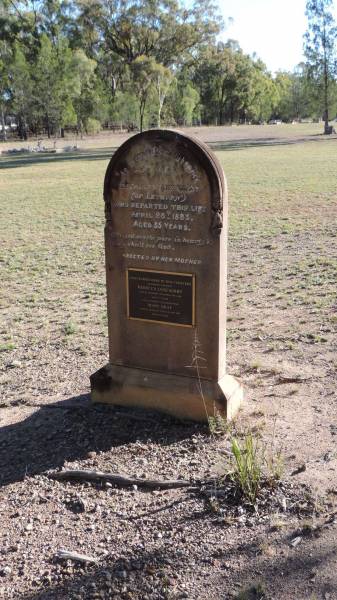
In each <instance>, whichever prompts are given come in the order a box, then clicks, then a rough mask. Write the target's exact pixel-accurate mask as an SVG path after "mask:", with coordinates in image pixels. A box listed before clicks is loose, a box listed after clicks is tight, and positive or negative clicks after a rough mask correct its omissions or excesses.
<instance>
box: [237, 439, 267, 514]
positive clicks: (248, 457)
mask: <svg viewBox="0 0 337 600" xmlns="http://www.w3.org/2000/svg"><path fill="white" fill-rule="evenodd" d="M231 450H232V453H233V458H232V461H231V463H232V464H231V466H232V469H233V470H232V472H231V478H232V480H233V481H234V482H235V484H236V485H237V486H238V488H239V489H240V491H241V493H242V495H243V496H244V497H245V498H247V500H249V502H251V503H252V504H254V503H255V501H256V498H257V496H258V493H259V490H260V487H261V481H262V466H263V452H262V448H261V445H260V442H259V440H258V439H257V438H255V439H254V437H253V435H252V433H248V434H247V435H245V436H244V438H243V441H242V443H241V444H240V443H239V441H238V440H237V439H236V438H234V437H233V438H232V442H231Z"/></svg>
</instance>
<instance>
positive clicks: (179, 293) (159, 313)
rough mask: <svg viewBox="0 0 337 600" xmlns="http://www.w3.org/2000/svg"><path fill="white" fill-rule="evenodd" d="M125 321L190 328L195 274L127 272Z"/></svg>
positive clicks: (148, 271)
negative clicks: (126, 319) (126, 317)
mask: <svg viewBox="0 0 337 600" xmlns="http://www.w3.org/2000/svg"><path fill="white" fill-rule="evenodd" d="M126 287H127V290H126V291H127V316H128V319H134V320H137V321H148V322H152V323H163V324H166V325H177V326H180V327H194V324H195V275H193V274H191V273H173V272H170V271H152V270H150V269H143V270H139V269H127V271H126Z"/></svg>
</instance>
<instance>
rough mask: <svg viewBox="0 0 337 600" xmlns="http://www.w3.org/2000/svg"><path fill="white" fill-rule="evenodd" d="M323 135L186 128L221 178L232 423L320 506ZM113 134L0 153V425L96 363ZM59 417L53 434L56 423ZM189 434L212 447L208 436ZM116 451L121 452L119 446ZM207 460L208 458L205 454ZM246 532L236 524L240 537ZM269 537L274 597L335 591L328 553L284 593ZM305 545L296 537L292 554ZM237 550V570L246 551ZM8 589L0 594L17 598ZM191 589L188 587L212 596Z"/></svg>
mask: <svg viewBox="0 0 337 600" xmlns="http://www.w3.org/2000/svg"><path fill="white" fill-rule="evenodd" d="M320 131H321V125H317V126H316V125H298V126H290V125H288V126H277V127H270V126H269V127H267V126H266V127H260V128H259V127H233V128H226V127H221V128H201V129H200V130H195V129H193V130H192V131H191V133H193V134H194V135H196V136H199V137H200V138H201V139H204V140H205V141H206V142H207V143H209V144H210V146H211V147H212V148H213V149H214V150H215V152H216V153H217V155H218V157H219V159H220V161H221V163H222V165H223V167H224V170H225V173H226V176H227V180H228V185H229V200H230V211H229V262H228V281H229V289H228V342H229V343H228V370H229V372H230V373H232V374H234V375H236V376H237V377H239V378H240V380H241V381H242V382H243V383H244V384H245V386H246V390H247V393H246V402H245V405H244V407H243V411H242V415H241V417H240V420H242V426H243V427H246V426H247V427H249V429H250V430H252V431H255V432H257V433H258V434H259V435H262V436H263V439H264V440H265V441H266V443H269V442H272V443H273V444H276V445H277V446H278V447H280V448H281V449H282V452H283V454H284V461H285V469H286V472H290V471H291V470H292V469H294V468H296V467H297V466H298V465H299V464H302V463H304V464H305V465H306V471H305V473H303V482H307V483H309V484H310V485H312V486H313V487H314V489H316V490H319V493H320V494H321V493H322V494H327V497H329V498H330V500H329V502H330V503H331V506H333V503H335V502H336V500H335V497H332V496H331V494H332V492H331V494H330V492H329V490H330V491H331V489H335V483H336V482H335V473H336V468H337V451H336V443H335V439H336V438H335V437H333V436H335V435H336V433H337V417H336V415H337V413H336V397H335V391H336V368H337V359H336V325H337V312H336V309H337V306H336V273H337V244H336V241H337V227H336V225H337V137H336V136H331V137H324V136H322V135H320ZM124 139H125V135H123V134H120V135H115V136H111V135H106V134H104V135H102V136H100V137H98V138H95V139H89V140H84V141H82V142H80V152H78V153H71V154H60V155H55V156H45V157H44V156H41V155H36V154H34V155H17V156H14V155H12V156H10V155H9V156H6V155H3V156H2V157H1V158H0V207H1V210H0V244H1V245H0V268H1V299H0V301H1V304H0V311H1V326H0V337H1V340H0V384H1V388H2V394H1V398H0V424H1V425H2V426H3V425H7V424H8V423H14V421H15V420H17V421H18V420H20V419H22V418H24V415H28V414H30V413H29V411H32V410H34V409H35V408H36V407H38V406H41V405H44V404H48V403H50V402H51V401H54V400H62V399H68V398H75V397H78V396H80V395H81V394H84V393H86V392H87V391H88V387H89V375H90V374H91V373H92V372H94V371H95V370H96V369H97V368H99V367H100V366H102V365H104V364H105V363H106V361H107V353H108V340H107V320H106V297H105V275H104V249H103V226H104V206H103V199H102V184H103V178H104V173H105V169H106V167H107V164H108V160H109V158H110V156H111V154H112V152H113V149H114V148H115V147H116V146H118V145H119V144H120V143H121V141H123V140H124ZM65 143H67V142H65ZM11 145H12V146H13V144H7V145H6V146H2V148H5V147H6V148H9V147H10V146H11ZM18 145H19V146H20V144H18ZM58 145H59V146H61V145H62V144H61V142H58ZM15 408H16V409H17V412H16V413H15ZM11 411H12V412H11ZM25 411H26V412H25ZM54 412H55V411H54ZM59 423H60V430H59V433H58V435H59V436H60V439H61V438H63V429H62V428H63V427H66V425H64V423H63V421H62V420H61V421H60V422H59ZM68 426H69V427H70V428H71V427H73V424H71V425H69V423H68ZM66 431H68V430H67V429H66ZM69 431H70V429H69ZM94 433H95V436H96V437H93V439H95V444H96V445H97V447H100V442H99V433H98V435H97V431H96V432H94ZM94 433H93V432H91V434H89V433H88V432H87V431H86V432H85V434H83V435H85V437H86V439H87V437H88V436H90V435H92V436H94ZM29 435H30V434H29ZM69 435H70V434H69ZM28 437H29V436H28ZM76 439H77V438H76ZM90 439H91V438H90ZM34 443H35V442H34ZM36 443H37V442H36ZM53 443H54V442H53ZM62 443H63V442H62ZM200 443H201V442H200ZM202 443H203V444H204V448H205V457H206V458H207V457H208V458H209V455H208V454H207V452H208V451H207V450H206V448H207V445H208V444H209V442H208V441H207V439H206V438H205V439H204V441H203V442H202ZM6 444H7V442H6ZM61 445H62V444H61ZM95 447H96V446H95ZM159 447H161V446H160V442H158V444H155V443H153V444H152V447H151V449H149V453H150V454H149V464H150V470H152V471H153V473H154V474H158V473H157V471H159V470H160V468H161V467H160V464H161V463H160V460H161V459H160V458H158V461H157V462H153V461H152V462H151V455H153V456H154V455H156V452H157V450H158V448H159ZM118 451H119V453H120V454H119V455H118V456H119V458H121V460H122V462H123V460H124V459H123V456H124V454H123V453H125V456H126V457H127V456H129V447H128V444H126V445H125V446H121V448H120V449H119V450H118ZM161 451H162V452H164V454H165V453H166V454H165V457H166V458H165V461H166V462H165V461H164V462H165V474H166V475H167V476H175V475H176V473H175V466H174V461H172V460H171V458H170V446H168V447H167V448H165V450H163V449H162V447H161ZM213 451H214V453H216V452H217V449H216V447H215V446H214V447H213V446H212V452H213ZM67 452H68V453H69V454H71V450H70V449H69V448H67ZM158 452H159V450H158ZM146 453H147V449H146V448H145V445H144V456H147V454H146ZM151 453H152V454H151ZM65 455H67V454H66V453H65ZM12 456H15V453H14V454H13V455H12ZM324 456H329V457H330V458H329V460H328V459H327V460H325V458H324V459H323V458H322V457H324ZM206 458H205V460H206ZM208 458H207V460H208ZM213 458H214V460H213ZM13 460H14V459H13ZM27 460H28V459H27ZM100 460H101V463H100V468H101V470H104V468H106V470H109V468H110V462H111V456H110V455H109V452H106V453H104V452H103V451H102V452H101V458H100ZM104 461H105V462H104ZM211 462H212V464H213V466H214V465H215V466H216V462H217V461H216V456H213V457H212V461H211ZM105 463H106V464H105ZM163 464H164V463H163ZM215 466H214V468H215ZM195 468H196V469H197V468H198V467H195ZM159 472H160V473H161V471H159ZM317 493H318V492H317ZM335 493H336V492H335ZM329 494H330V496H329ZM140 505H141V504H139V506H140ZM262 533H263V532H262ZM242 535H243V536H244V535H245V533H244V532H243V534H242ZM263 535H264V536H265V535H267V534H266V532H265V531H264V533H263ZM275 535H276V537H277V535H279V536H281V533H279V534H275ZM327 535H328V534H327ZM250 536H251V534H250V530H249V531H248V533H247V539H246V538H244V539H242V540H241V542H242V543H244V542H245V541H246V542H248V540H249V539H250ZM268 536H269V534H268ZM268 539H269V537H268ZM275 539H276V538H275ZM277 540H278V541H276V542H275V544H276V545H275V554H273V555H270V556H269V555H268V556H267V558H266V561H267V562H266V563H263V565H262V566H261V565H260V567H259V568H260V569H261V573H263V574H264V576H265V577H266V579H268V578H269V579H268V581H269V583H268V585H269V584H270V586H271V589H273V590H274V592H275V590H276V592H275V594H276V595H274V596H272V597H274V598H279V597H280V596H278V595H277V593H278V592H277V590H278V589H280V588H279V586H280V584H282V589H283V595H282V598H283V600H287V599H289V600H294V598H298V599H299V600H300V599H302V598H303V599H304V598H309V597H310V594H311V592H312V593H314V592H315V593H318V594H320V592H321V590H322V589H323V588H322V585H323V583H324V581H326V582H327V581H328V582H330V583H329V585H330V584H331V586H332V587H331V588H330V587H326V588H324V589H325V590H326V591H327V593H328V592H329V590H330V589H332V590H333V589H336V586H337V580H336V569H335V565H334V564H332V562H331V561H332V559H327V560H326V561H325V562H324V567H323V562H322V563H320V575H319V576H318V575H317V585H316V584H315V585H316V587H315V585H312V586H311V587H310V586H309V587H308V586H307V584H306V581H305V578H304V577H302V575H303V569H304V568H306V567H304V566H303V565H301V569H300V570H299V571H298V573H297V575H296V573H295V571H294V573H293V575H292V577H293V579H291V578H290V580H289V586H290V587H289V589H288V588H287V589H286V588H283V585H284V581H283V572H282V573H281V572H277V566H278V564H279V563H278V561H279V555H278V546H277V544H281V547H282V548H284V546H282V543H283V542H282V540H281V538H277ZM280 540H281V541H280ZM330 541H331V540H330ZM317 543H318V542H317ZM329 543H330V542H329V539H327V540H326V544H327V548H328V545H329ZM314 544H316V542H313V545H314ZM287 548H288V546H287ZM315 548H316V546H314V547H310V545H308V546H305V547H304V550H303V557H304V558H306V559H307V558H308V556H311V554H310V553H311V552H315ZM317 548H318V547H317ZM317 548H316V550H317ZM328 549H329V551H330V550H331V548H330V547H329V548H328ZM296 551H297V550H296ZM247 552H248V551H247ZM268 552H269V550H268ZM273 552H274V550H273ZM285 552H286V551H285ZM298 552H299V551H298ZM327 552H328V550H327ZM37 555H38V552H37ZM329 556H330V555H329ZM271 557H272V558H271ZM246 560H247V564H248V565H250V564H251V563H249V561H250V560H251V556H250V554H249V552H248V553H247V557H246ZM261 560H262V559H261ZM268 561H269V562H268ZM273 561H274V563H275V565H276V566H275V569H276V571H275V577H274V576H273V577H274V579H272V576H271V571H270V568H269V567H270V563H271V562H272V563H273ZM329 561H330V562H329ZM262 562H263V561H262ZM267 563H268V564H267ZM274 563H273V564H274ZM309 563H310V561H309V562H308V573H307V575H308V578H309V571H310V569H311V567H310V564H309ZM254 564H255V563H254ZM303 564H304V563H303ZM234 567H235V565H234ZM234 567H233V568H234ZM177 568H178V567H177ZM209 568H210V569H211V567H209ZM250 568H251V569H254V568H256V564H255V566H254V567H250ZM280 568H281V567H280ZM282 568H283V567H282ZM235 569H236V567H235V568H234V571H235ZM192 570H193V569H192ZM235 572H236V573H238V569H236V571H235ZM186 577H188V575H186ZM191 577H192V575H191ZM214 577H215V578H216V576H215V575H214ZM270 578H271V579H270ZM322 578H323V579H322ZM324 578H325V579H324ZM323 580H324V581H323ZM191 581H192V580H191ZM214 581H215V579H214ZM322 582H323V583H322ZM212 585H213V584H212ZM273 586H274V587H273ZM296 586H297V587H296ZM306 586H307V587H306ZM19 587H20V586H19ZM19 587H18V588H17V589H19ZM212 589H213V588H212ZM287 590H288V592H287ZM298 590H300V592H299V593H297V591H298ZM309 592H310V594H309ZM17 593H18V595H17V596H8V597H18V598H19V597H21V596H20V595H19V592H17ZM203 593H205V592H203ZM203 593H201V592H200V595H199V596H198V598H207V599H209V598H212V599H213V598H217V596H216V593H215V595H214V596H207V595H203ZM4 597H7V596H4ZM33 597H34V598H35V597H36V598H38V596H29V598H33ZM48 597H49V596H48ZM50 597H53V598H54V596H50ZM56 597H58V596H56V595H55V598H56ZM231 597H232V596H231ZM233 597H234V596H233ZM312 597H321V596H320V595H319V596H314V595H313V596H312ZM331 597H334V596H331ZM27 598H28V596H27ZM41 598H42V596H41ZM193 598H194V596H193Z"/></svg>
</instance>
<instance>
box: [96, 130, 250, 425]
mask: <svg viewBox="0 0 337 600" xmlns="http://www.w3.org/2000/svg"><path fill="white" fill-rule="evenodd" d="M104 199H105V208H106V227H105V244H106V276H107V297H108V324H109V354H110V366H108V367H107V368H106V369H105V370H104V369H103V370H100V371H98V372H97V373H96V374H95V375H93V376H92V378H91V383H92V398H93V400H94V401H104V402H112V403H115V404H128V405H137V404H139V405H141V406H151V408H158V409H160V410H166V411H167V412H170V413H172V414H175V415H177V416H183V417H188V416H190V417H191V418H196V419H198V420H204V419H205V418H206V415H205V414H204V413H205V410H204V408H200V407H201V404H200V403H202V399H201V395H200V385H198V381H199V380H200V378H201V379H202V380H203V382H204V383H203V386H202V387H203V389H206V388H207V390H208V391H207V394H208V400H209V409H211V408H212V403H213V402H214V403H215V404H216V405H217V408H218V410H219V411H220V412H221V413H223V414H225V415H227V416H228V417H229V416H233V415H232V413H233V411H234V409H233V407H234V405H236V404H238V401H237V399H238V398H239V396H240V395H242V392H241V391H240V392H238V389H237V390H236V393H235V396H236V400H235V401H234V400H233V401H232V402H231V409H230V410H226V398H227V400H228V399H229V392H228V389H227V388H228V382H229V380H228V379H227V380H226V381H227V383H226V385H225V386H224V387H225V388H226V391H225V390H223V391H221V386H219V383H218V382H220V381H221V380H223V378H224V377H225V375H226V265H227V257H226V248H227V239H226V238H227V190H226V182H225V178H224V175H223V171H222V168H221V166H220V164H219V163H218V161H217V159H216V158H215V156H214V155H213V154H212V153H211V152H210V150H209V149H208V148H207V147H206V146H205V145H204V144H201V143H200V142H199V141H198V140H195V139H192V138H190V137H188V136H186V135H183V134H181V133H179V132H176V131H165V130H151V131H147V132H145V133H142V134H138V135H136V136H134V137H132V138H130V139H129V140H128V141H127V142H126V143H125V144H123V145H122V146H121V147H120V148H119V149H118V150H117V152H116V153H115V155H114V156H113V158H112V159H111V161H110V164H109V166H108V169H107V172H106V177H105V183H104ZM137 369H139V371H140V372H137V371H136V370H137ZM147 372H148V374H146V373H147ZM156 373H158V374H160V375H156ZM103 375H104V376H103ZM174 377H176V379H174ZM146 381H147V382H148V383H144V382H146ZM104 382H105V383H104ZM160 382H161V383H160ZM102 386H103V387H102ZM104 386H105V387H104ZM103 388H104V389H103ZM236 388H237V386H236ZM236 388H235V389H236ZM173 390H175V391H173ZM213 408H214V407H213ZM212 414H213V411H212Z"/></svg>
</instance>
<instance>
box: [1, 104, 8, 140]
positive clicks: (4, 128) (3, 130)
mask: <svg viewBox="0 0 337 600" xmlns="http://www.w3.org/2000/svg"><path fill="white" fill-rule="evenodd" d="M1 126H2V132H1V133H2V139H3V141H4V142H5V141H6V140H7V133H6V123H5V114H4V109H3V108H1Z"/></svg>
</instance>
